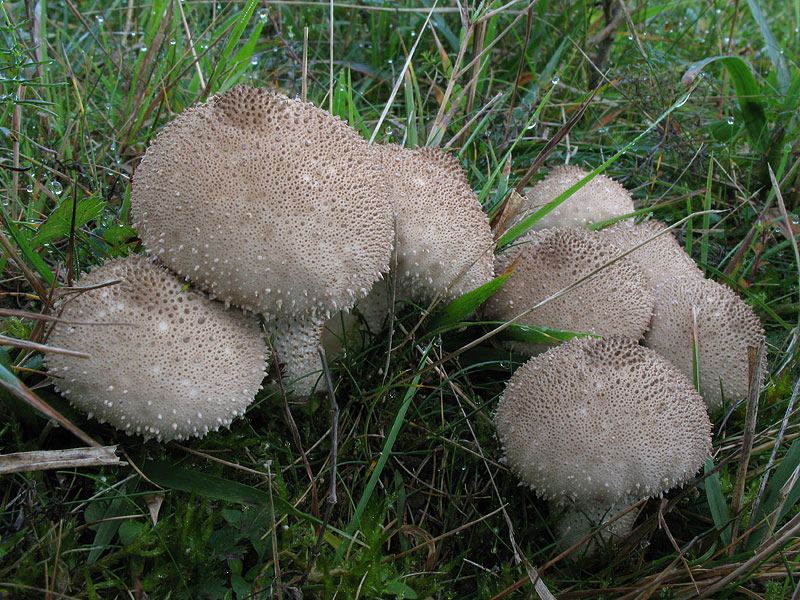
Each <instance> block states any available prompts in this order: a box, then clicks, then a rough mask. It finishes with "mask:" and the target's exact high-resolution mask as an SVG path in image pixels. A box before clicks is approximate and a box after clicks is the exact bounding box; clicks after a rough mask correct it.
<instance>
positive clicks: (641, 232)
mask: <svg viewBox="0 0 800 600" xmlns="http://www.w3.org/2000/svg"><path fill="white" fill-rule="evenodd" d="M666 228H667V226H666V225H665V224H664V223H662V222H661V221H656V220H649V221H643V222H641V223H638V224H636V225H634V224H633V223H630V222H628V221H621V222H619V223H615V224H614V225H612V226H611V227H607V228H606V229H603V230H602V231H601V232H600V233H601V234H602V235H604V236H607V237H608V239H609V240H610V241H611V243H612V244H614V245H616V246H617V247H619V248H620V249H621V250H622V251H625V250H630V249H631V248H633V247H634V246H636V245H638V244H641V243H642V242H644V241H645V240H646V239H649V238H651V237H652V236H654V235H656V234H658V233H659V232H661V231H663V230H664V229H666ZM628 256H630V257H631V259H633V260H634V261H635V262H636V263H638V264H639V265H640V266H641V267H642V269H643V271H644V276H645V278H646V279H647V281H648V285H649V286H650V289H655V287H656V286H657V285H658V284H659V283H662V282H664V281H666V280H667V279H669V278H670V277H675V276H677V275H685V276H687V277H699V278H700V279H702V278H703V272H702V271H701V270H700V268H699V267H698V266H697V264H696V263H695V262H694V261H693V260H692V257H691V256H689V255H688V254H686V251H685V250H684V249H683V248H682V247H681V245H680V244H678V242H677V241H676V240H675V236H674V235H672V233H671V232H667V233H664V234H662V235H660V236H659V237H657V238H655V239H654V240H652V241H650V242H648V243H647V244H645V245H644V246H642V247H641V248H639V249H638V250H636V251H635V252H632V253H631V254H629V255H628Z"/></svg>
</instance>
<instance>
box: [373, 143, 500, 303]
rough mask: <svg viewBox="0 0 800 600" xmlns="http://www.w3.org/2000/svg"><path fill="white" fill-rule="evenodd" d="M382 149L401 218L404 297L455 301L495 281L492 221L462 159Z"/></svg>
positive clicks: (399, 274)
mask: <svg viewBox="0 0 800 600" xmlns="http://www.w3.org/2000/svg"><path fill="white" fill-rule="evenodd" d="M376 148H377V149H378V151H379V152H380V155H381V161H382V164H383V169H384V173H385V176H386V179H387V181H388V184H389V186H390V187H391V193H392V199H393V203H394V210H395V213H396V215H397V250H396V251H397V271H396V276H395V281H396V285H397V293H398V297H399V298H408V299H411V300H414V301H424V302H428V301H431V300H432V299H433V298H434V297H435V296H437V295H440V294H441V296H442V297H443V298H445V299H454V298H457V297H459V296H461V295H462V294H464V293H466V292H469V291H470V290H473V289H475V288H477V287H479V286H481V285H483V284H484V283H486V282H488V281H489V280H491V278H492V276H493V270H492V253H493V248H494V241H493V239H492V231H491V228H490V227H489V217H488V216H487V215H486V213H485V212H483V209H482V208H481V205H480V202H478V198H477V196H476V195H475V193H474V192H473V191H472V189H471V188H470V185H469V182H468V181H467V178H466V175H465V174H464V169H463V168H462V167H461V165H460V164H459V162H458V160H457V159H456V158H455V157H454V156H452V155H451V154H449V153H447V152H445V151H443V150H440V149H438V148H417V149H415V150H412V149H409V148H403V147H401V146H398V145H396V144H389V145H385V146H376Z"/></svg>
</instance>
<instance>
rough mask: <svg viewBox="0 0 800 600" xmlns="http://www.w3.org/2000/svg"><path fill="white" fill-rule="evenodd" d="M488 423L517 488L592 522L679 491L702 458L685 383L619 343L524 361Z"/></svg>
mask: <svg viewBox="0 0 800 600" xmlns="http://www.w3.org/2000/svg"><path fill="white" fill-rule="evenodd" d="M495 422H496V424H497V431H498V435H499V438H500V441H501V443H502V445H503V450H504V453H505V460H506V462H507V463H508V466H509V467H510V468H511V470H512V471H513V472H514V473H515V474H516V475H518V476H519V477H520V478H521V479H522V481H523V482H524V483H525V484H527V485H529V486H530V487H531V488H532V489H533V490H534V491H535V492H536V493H537V494H538V495H539V496H540V497H542V498H544V499H546V500H549V501H551V502H553V503H556V504H560V505H569V504H570V503H574V504H575V505H576V507H577V510H579V512H580V509H581V507H582V508H583V510H584V511H585V512H586V513H587V514H588V515H595V516H602V515H603V514H605V513H606V512H608V513H609V514H610V515H613V514H617V513H619V512H621V511H622V510H623V509H624V507H626V506H630V505H631V504H633V503H634V502H636V501H638V500H639V499H642V498H647V497H651V496H656V495H659V494H661V493H663V492H665V491H666V490H669V489H671V488H673V487H675V486H678V485H682V484H684V483H685V482H686V481H688V480H689V479H690V478H691V477H692V476H693V475H694V474H695V473H696V472H697V470H698V469H699V468H700V466H701V465H702V464H703V462H704V461H705V460H706V458H708V456H709V453H710V450H711V423H710V421H709V418H708V414H707V412H706V408H705V404H704V403H703V399H702V398H701V397H700V395H699V394H698V393H697V392H696V391H695V390H694V388H693V387H692V385H691V383H690V382H689V381H688V380H687V379H686V377H685V376H684V375H683V374H682V373H680V371H678V370H677V369H676V368H675V367H673V366H672V365H671V364H670V363H668V362H667V361H666V360H665V359H663V358H661V357H660V356H659V355H658V354H656V353H655V352H653V351H652V350H649V349H648V348H644V347H643V346H640V345H639V344H637V343H636V342H635V341H633V340H630V339H625V338H621V337H611V338H607V339H597V338H580V339H577V338H576V339H573V340H571V341H569V342H567V343H565V344H562V345H561V346H558V347H555V348H553V349H551V350H549V351H547V352H545V353H544V354H540V355H539V356H536V357H534V358H532V359H531V360H529V361H528V362H527V363H525V364H524V365H523V366H522V367H520V368H519V369H517V371H516V372H515V373H514V375H513V376H512V377H511V379H510V380H509V382H508V384H507V386H506V390H505V392H504V394H503V396H502V398H501V399H500V403H499V406H498V408H497V413H496V415H495ZM572 517H573V519H572V521H573V525H574V514H573V515H572ZM587 524H588V521H587ZM573 529H574V527H573ZM618 534H619V531H618Z"/></svg>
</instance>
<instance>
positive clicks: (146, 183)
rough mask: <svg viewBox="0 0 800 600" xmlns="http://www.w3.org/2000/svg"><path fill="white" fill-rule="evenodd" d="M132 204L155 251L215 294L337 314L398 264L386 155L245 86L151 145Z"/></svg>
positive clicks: (186, 116)
mask: <svg viewBox="0 0 800 600" xmlns="http://www.w3.org/2000/svg"><path fill="white" fill-rule="evenodd" d="M131 209H132V212H133V216H134V224H135V226H136V227H137V229H138V231H139V235H140V236H141V238H142V242H143V243H144V245H145V248H146V249H147V250H148V252H150V253H151V254H153V255H154V256H156V257H157V258H158V260H160V261H161V262H163V263H164V264H166V265H167V266H168V267H169V268H170V269H172V270H173V271H175V272H176V273H179V274H180V275H182V276H184V277H186V278H187V279H189V280H191V281H192V282H193V283H194V284H195V285H197V286H198V287H200V288H202V289H204V290H206V291H208V292H209V293H210V294H212V295H213V296H214V297H215V298H218V299H220V300H223V301H224V302H226V303H232V304H236V305H238V306H242V307H244V308H247V309H249V310H252V311H254V312H258V313H261V314H263V315H265V317H267V318H268V319H271V318H277V317H293V316H301V315H310V316H314V317H316V316H319V317H328V316H330V314H332V313H333V312H335V311H337V310H341V309H344V308H348V307H350V306H352V304H353V303H354V302H355V301H356V300H357V299H358V298H361V297H363V296H365V295H366V294H367V292H368V291H369V289H370V288H371V287H372V284H373V282H375V281H376V280H377V279H378V277H379V274H380V273H381V272H385V271H387V270H388V268H389V257H390V254H391V248H392V241H393V227H394V226H393V220H392V207H391V203H390V200H389V196H388V190H387V189H386V187H385V186H384V183H383V176H382V171H381V168H380V162H379V160H378V158H377V156H376V155H375V153H374V151H373V149H372V148H371V147H370V146H369V145H368V144H367V143H366V141H364V140H363V139H362V138H361V137H360V136H359V135H358V134H357V133H356V131H355V130H354V129H353V128H352V127H350V126H349V125H347V124H346V123H345V122H343V121H341V120H340V119H338V118H337V117H333V116H331V115H330V114H329V113H327V112H325V111H323V110H321V109H319V108H317V107H315V106H313V105H312V104H309V103H307V102H301V101H299V100H292V99H289V98H287V97H285V96H282V95H279V94H275V93H273V92H271V91H269V90H266V89H263V88H252V87H247V86H237V87H234V88H232V89H230V90H229V91H227V92H225V93H224V94H222V95H219V96H214V97H213V98H211V99H210V100H209V101H207V102H205V103H203V104H199V105H197V106H195V107H193V108H190V109H188V110H186V111H184V112H183V113H182V114H181V115H179V116H178V117H177V118H176V119H175V120H174V121H172V122H171V123H170V124H169V125H167V127H166V128H164V130H163V131H161V133H159V135H158V136H157V137H156V140H155V141H154V142H153V143H152V144H151V145H150V147H149V148H148V149H147V153H146V154H145V157H144V158H143V159H142V162H141V164H140V165H139V167H138V169H137V170H136V173H135V176H134V179H133V192H132V195H131Z"/></svg>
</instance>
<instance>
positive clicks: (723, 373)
mask: <svg viewBox="0 0 800 600" xmlns="http://www.w3.org/2000/svg"><path fill="white" fill-rule="evenodd" d="M695 327H696V331H697V363H698V372H699V375H700V380H699V383H700V394H701V395H702V396H703V398H704V399H705V401H706V404H708V410H709V411H711V412H714V411H717V410H719V409H720V408H722V405H723V392H724V397H725V398H727V399H729V400H732V399H739V398H743V397H744V396H746V395H747V391H748V385H749V381H750V375H749V373H750V369H749V359H748V355H747V348H748V347H752V348H758V347H759V345H760V344H761V343H762V342H763V340H764V329H763V328H762V327H761V321H760V320H759V318H758V316H756V314H755V312H753V309H752V308H751V307H750V306H749V305H747V304H745V302H744V301H743V300H742V299H741V298H740V297H739V296H737V295H736V293H735V292H734V291H733V290H731V289H730V288H729V287H728V286H726V285H723V284H721V283H717V282H716V281H713V280H711V279H702V278H699V277H685V276H678V277H673V278H671V279H668V280H666V281H664V282H663V283H661V284H660V285H659V286H658V287H656V289H655V308H654V310H653V319H652V321H651V323H650V330H649V331H648V332H647V335H646V336H645V340H644V343H645V345H646V346H648V347H650V348H652V349H653V350H655V351H656V352H658V353H659V354H660V355H661V356H663V357H664V358H666V359H667V360H669V361H670V362H671V363H672V364H674V365H675V366H676V367H677V368H678V369H680V370H681V372H683V373H684V374H685V375H686V376H687V377H689V378H692V376H693V375H692V374H693V364H694V361H693V358H692V356H693V350H694V342H693V340H694V331H695ZM762 367H763V365H762ZM763 368H765V367H763ZM764 375H765V371H763V370H762V373H761V377H762V378H763V377H764Z"/></svg>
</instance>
